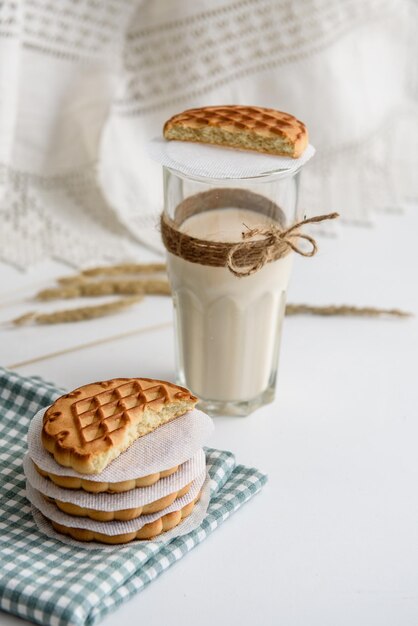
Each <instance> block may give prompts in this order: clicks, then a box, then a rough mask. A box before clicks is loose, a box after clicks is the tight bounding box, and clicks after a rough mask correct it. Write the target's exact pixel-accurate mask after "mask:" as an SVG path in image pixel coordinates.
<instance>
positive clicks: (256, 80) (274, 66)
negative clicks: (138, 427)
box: [0, 0, 418, 267]
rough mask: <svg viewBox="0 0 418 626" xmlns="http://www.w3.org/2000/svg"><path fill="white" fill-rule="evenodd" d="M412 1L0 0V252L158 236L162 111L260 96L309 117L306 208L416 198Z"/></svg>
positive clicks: (92, 252)
mask: <svg viewBox="0 0 418 626" xmlns="http://www.w3.org/2000/svg"><path fill="white" fill-rule="evenodd" d="M417 27H418V8H417V4H416V3H415V2H414V1H413V0H238V1H231V0H229V1H228V0H211V1H209V0H194V1H193V2H190V1H188V0H148V1H147V0H144V1H143V2H139V1H138V0H136V1H135V0H106V2H104V1H101V0H60V2H54V1H53V0H20V1H19V0H15V1H9V2H8V1H5V2H3V3H2V4H1V6H0V138H1V141H0V162H1V166H0V171H1V176H0V257H1V258H2V259H4V260H6V261H8V262H10V263H13V264H16V265H19V266H21V267H28V266H29V265H31V264H34V263H36V262H38V261H40V260H42V259H43V258H46V257H48V256H52V257H54V258H58V259H60V260H63V261H66V262H68V263H70V264H73V265H84V264H86V263H94V262H101V261H103V260H106V259H108V260H114V261H119V260H122V259H126V258H135V256H137V255H138V249H137V245H136V241H138V239H139V240H143V241H145V242H146V243H147V244H148V245H155V246H157V247H158V246H159V245H160V244H159V236H158V232H157V231H156V230H155V224H156V221H157V216H158V213H159V212H160V210H161V206H162V185H161V173H160V171H159V167H158V166H157V165H156V164H155V163H153V162H152V161H150V160H149V159H148V157H147V156H146V153H145V143H146V141H147V140H148V139H149V138H151V137H153V136H156V135H158V134H160V133H161V127H162V124H163V122H164V121H165V120H166V119H167V118H168V117H169V116H170V115H172V114H173V113H175V112H178V111H180V110H183V109H185V108H189V107H191V106H199V105H204V104H220V103H222V104H233V103H246V104H258V105H265V106H271V107H275V108H279V109H282V110H287V111H290V112H292V113H294V114H295V115H296V116H298V117H299V118H300V119H302V120H303V121H305V122H306V123H307V125H308V127H309V129H310V135H311V140H312V143H313V144H314V145H315V147H316V149H317V154H316V156H315V158H314V159H313V161H312V162H311V164H309V166H308V167H307V168H306V170H305V172H304V176H303V177H302V178H303V180H302V194H301V202H302V203H303V206H304V209H305V211H306V213H307V214H314V213H317V212H327V211H330V210H338V211H340V212H341V213H342V215H343V216H344V219H346V220H351V221H356V222H360V223H370V221H371V220H372V218H373V213H374V211H375V210H379V209H390V210H394V209H399V207H400V205H401V203H402V201H403V200H404V199H405V198H408V197H418V189H417V181H416V178H417V177H416V175H415V170H416V166H417V164H418V72H417V59H418V43H417V42H418V37H417Z"/></svg>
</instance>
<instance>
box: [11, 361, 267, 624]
mask: <svg viewBox="0 0 418 626" xmlns="http://www.w3.org/2000/svg"><path fill="white" fill-rule="evenodd" d="M61 393H62V390H58V389H57V388H56V387H54V386H53V385H51V384H48V383H46V382H45V381H43V380H41V379H40V378H38V377H32V378H23V377H21V376H19V375H18V374H15V373H13V372H9V371H7V370H4V369H3V368H0V609H1V610H3V611H7V612H9V613H13V614H14V615H18V616H20V617H23V618H26V619H27V620H30V621H32V622H35V623H37V624H48V626H82V625H84V624H86V625H89V626H90V625H92V624H97V622H99V621H100V620H101V619H102V618H103V617H104V616H105V615H107V614H108V613H110V612H111V611H114V610H115V609H116V607H117V606H119V604H121V603H122V602H124V601H125V600H128V599H129V598H131V597H132V596H133V595H134V594H136V593H138V592H140V591H142V589H144V587H145V586H146V585H148V583H150V582H152V581H153V580H154V579H155V578H157V576H159V575H160V574H161V573H162V572H163V571H164V570H166V569H168V568H169V567H170V566H171V565H173V564H174V563H175V562H176V561H178V560H179V559H181V558H182V557H183V556H184V555H185V554H187V553H188V552H189V551H190V550H192V549H193V548H194V546H196V545H197V544H198V543H200V542H201V541H203V540H204V539H205V538H206V537H207V536H208V535H209V534H210V533H211V532H212V531H213V530H215V529H216V528H217V527H218V526H219V525H220V524H221V523H222V522H223V521H224V520H226V519H227V518H228V517H229V516H230V515H231V513H233V512H234V511H236V510H237V509H239V507H240V506H241V505H242V504H244V502H247V500H249V499H250V498H251V497H252V496H253V495H255V494H256V493H257V492H258V491H259V490H260V489H261V487H262V486H263V485H264V483H265V482H266V480H267V477H266V476H265V475H264V474H261V473H260V472H259V471H257V470H256V469H253V468H248V467H244V466H243V465H235V463H234V460H233V459H234V457H233V455H232V454H231V453H230V452H224V451H221V450H213V449H207V450H206V452H207V459H208V465H209V475H210V477H211V479H212V481H211V489H212V496H211V501H210V504H209V508H208V512H207V515H206V517H205V519H204V520H203V522H202V524H201V525H200V526H199V527H198V528H196V529H195V530H194V531H192V532H190V533H189V534H187V535H184V536H182V537H177V538H176V539H173V540H172V541H170V542H169V543H163V542H157V541H155V542H147V543H144V544H140V543H136V545H132V546H129V545H128V546H126V547H123V548H120V549H117V550H115V551H111V552H105V551H101V550H89V551H88V550H84V549H83V547H82V546H80V548H78V547H74V546H71V545H67V544H64V543H61V542H59V541H56V540H54V539H51V538H48V537H46V536H45V535H43V534H42V533H40V531H39V530H38V528H37V526H36V524H35V522H34V520H33V518H32V514H31V508H30V505H29V503H28V501H27V500H26V498H25V479H24V475H23V469H22V461H23V455H24V452H25V449H26V433H27V430H28V425H29V421H30V419H31V417H32V416H33V415H34V414H35V413H36V412H37V411H38V410H39V409H41V408H43V407H45V406H48V405H49V404H51V402H53V400H54V399H55V398H56V397H57V396H59V395H60V394H61ZM0 622H1V615H0Z"/></svg>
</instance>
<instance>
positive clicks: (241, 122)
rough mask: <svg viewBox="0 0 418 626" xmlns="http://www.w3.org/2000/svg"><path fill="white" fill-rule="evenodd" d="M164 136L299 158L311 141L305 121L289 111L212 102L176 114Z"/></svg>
mask: <svg viewBox="0 0 418 626" xmlns="http://www.w3.org/2000/svg"><path fill="white" fill-rule="evenodd" d="M164 137H165V138H166V139H175V140H179V141H196V142H200V143H210V144H216V145H220V146H228V147H231V148H240V149H242V150H255V151H256V152H266V153H268V154H278V155H282V156H288V157H293V158H298V157H300V155H301V154H302V153H303V152H304V150H305V148H306V147H307V145H308V131H307V129H306V126H305V124H303V122H301V121H299V120H298V119H296V117H294V116H293V115H290V114H289V113H283V112H282V111H276V110H275V109H265V108H263V107H255V106H238V105H230V106H229V105H228V106H210V107H202V108H199V109H189V110H187V111H184V112H183V113H179V114H178V115H174V116H173V117H172V118H171V119H169V120H168V121H167V122H166V123H165V125H164Z"/></svg>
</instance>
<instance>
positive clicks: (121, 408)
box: [24, 378, 212, 544]
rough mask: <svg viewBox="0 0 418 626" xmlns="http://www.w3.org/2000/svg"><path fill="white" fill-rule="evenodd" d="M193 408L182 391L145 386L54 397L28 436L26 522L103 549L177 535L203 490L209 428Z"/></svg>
mask: <svg viewBox="0 0 418 626" xmlns="http://www.w3.org/2000/svg"><path fill="white" fill-rule="evenodd" d="M196 402H197V398H196V397H194V396H193V395H192V394H191V393H190V392H189V391H188V390H187V389H184V388H183V387H179V386H177V385H174V384H172V383H169V382H165V381H159V380H153V379H147V378H132V379H126V378H119V379H113V380H108V381H104V382H98V383H92V384H89V385H85V386H83V387H80V388H78V389H76V390H75V391H72V392H71V393H69V394H66V395H64V396H62V397H60V398H58V399H57V400H56V401H55V402H54V404H53V405H51V406H50V407H49V408H48V409H47V410H46V411H42V412H41V413H40V414H38V415H37V416H35V418H34V419H33V420H32V423H31V427H30V430H29V433H28V448H29V452H28V455H27V456H26V458H25V461H24V469H25V474H26V478H27V496H28V499H29V500H30V501H31V503H32V505H33V507H34V512H35V519H39V518H40V517H42V518H43V522H44V523H45V518H46V519H47V520H48V521H49V523H50V524H51V525H52V527H53V529H54V530H55V531H56V532H58V533H62V534H65V535H69V536H70V537H72V538H73V539H77V540H80V541H98V542H102V543H109V544H119V543H127V542H129V541H132V540H134V539H151V538H154V537H156V536H158V535H160V534H161V533H163V532H165V531H168V530H171V529H173V528H174V527H176V526H178V525H179V524H180V523H181V522H182V520H183V519H185V518H186V517H188V516H189V515H190V514H191V513H192V512H193V510H194V508H195V505H196V503H197V501H198V500H199V497H200V495H201V493H202V489H203V487H204V485H205V484H206V483H207V481H206V464H205V455H204V452H203V449H202V446H203V444H204V443H205V440H206V438H207V437H208V435H209V433H210V431H211V429H212V421H211V419H210V418H209V417H208V416H207V415H205V414H204V413H202V412H201V411H197V410H196V409H195V408H194V407H195V404H196ZM41 514H42V515H41ZM43 528H44V526H43Z"/></svg>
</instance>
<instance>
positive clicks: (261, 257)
mask: <svg viewBox="0 0 418 626" xmlns="http://www.w3.org/2000/svg"><path fill="white" fill-rule="evenodd" d="M337 217H339V214H338V213H329V214H327V215H316V216H314V217H310V218H308V219H304V220H302V221H300V222H297V223H296V224H293V226H291V227H290V228H287V229H286V230H281V229H280V228H278V227H277V226H275V225H273V224H272V225H271V226H270V227H269V228H266V229H259V228H252V229H250V228H248V230H246V231H244V232H243V233H242V238H243V240H244V241H241V242H239V243H237V244H236V245H234V246H232V247H231V248H230V250H229V252H228V256H227V263H226V265H227V267H228V269H229V271H230V272H232V273H233V274H234V275H235V276H237V277H238V278H242V277H244V276H251V274H255V273H256V272H258V271H259V270H260V269H261V268H262V267H264V265H265V264H266V263H268V262H269V261H272V260H274V259H275V258H278V256H280V254H279V253H280V251H281V250H283V249H286V248H290V249H291V250H293V251H294V252H296V253H297V254H300V255H301V256H305V257H311V256H314V255H315V254H316V253H317V251H318V246H317V244H316V241H315V239H314V238H313V237H311V236H310V235H306V234H305V233H300V232H298V228H300V226H304V225H305V224H316V223H318V222H324V221H325V220H333V219H336V218H337ZM255 235H262V236H263V237H264V240H263V244H264V245H263V246H262V247H260V248H259V254H258V255H257V256H258V258H257V260H256V261H255V262H254V263H253V264H252V265H249V266H245V267H242V266H241V265H238V264H237V262H236V260H235V258H234V257H235V255H236V253H237V252H244V251H245V250H246V249H247V248H248V247H249V244H250V243H251V244H252V245H254V242H248V241H245V240H247V239H250V238H251V237H254V236H255ZM298 239H304V240H305V241H308V242H309V243H310V244H311V249H310V250H303V249H302V248H300V247H298V246H297V245H296V243H295V240H298Z"/></svg>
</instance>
